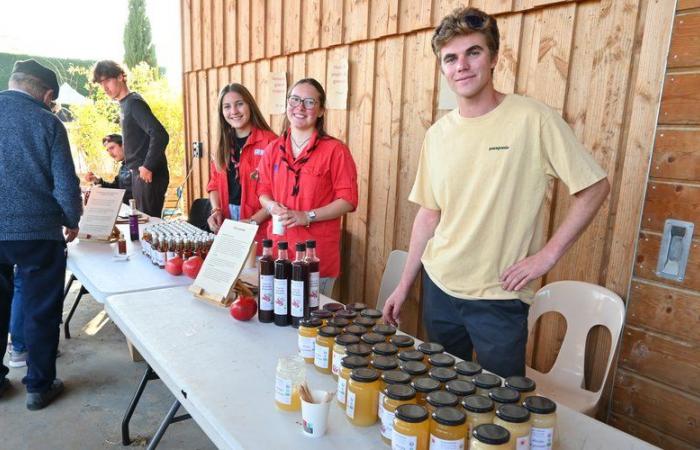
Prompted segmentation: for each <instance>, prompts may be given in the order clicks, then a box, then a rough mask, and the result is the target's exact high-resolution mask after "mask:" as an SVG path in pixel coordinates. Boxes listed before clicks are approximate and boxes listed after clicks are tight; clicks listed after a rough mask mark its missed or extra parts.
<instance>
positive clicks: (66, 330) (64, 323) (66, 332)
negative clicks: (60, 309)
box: [63, 286, 88, 339]
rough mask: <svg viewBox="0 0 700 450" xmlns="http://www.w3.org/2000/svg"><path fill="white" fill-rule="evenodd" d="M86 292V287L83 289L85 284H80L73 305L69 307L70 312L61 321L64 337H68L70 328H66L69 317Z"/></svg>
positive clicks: (68, 323)
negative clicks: (63, 320)
mask: <svg viewBox="0 0 700 450" xmlns="http://www.w3.org/2000/svg"><path fill="white" fill-rule="evenodd" d="M87 293H88V291H87V289H85V286H80V292H78V296H77V297H76V298H75V302H73V306H72V307H71V309H70V312H69V313H68V317H66V320H65V322H63V332H64V334H65V336H66V339H70V328H68V326H69V325H70V319H71V318H72V317H73V314H74V313H75V309H76V308H77V307H78V303H80V299H81V298H83V295H85V294H87Z"/></svg>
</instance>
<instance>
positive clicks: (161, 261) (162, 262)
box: [158, 250, 168, 266]
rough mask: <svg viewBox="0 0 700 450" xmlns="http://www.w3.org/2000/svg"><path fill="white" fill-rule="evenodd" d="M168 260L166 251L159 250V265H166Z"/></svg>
mask: <svg viewBox="0 0 700 450" xmlns="http://www.w3.org/2000/svg"><path fill="white" fill-rule="evenodd" d="M167 261H168V255H167V254H166V253H165V252H162V251H160V250H158V265H159V266H164V265H165V263H166V262H167Z"/></svg>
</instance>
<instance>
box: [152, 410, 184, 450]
mask: <svg viewBox="0 0 700 450" xmlns="http://www.w3.org/2000/svg"><path fill="white" fill-rule="evenodd" d="M178 409H180V401H179V400H175V403H173V405H172V406H171V407H170V410H168V414H167V415H166V416H165V419H163V422H161V424H160V426H159V427H158V430H157V431H156V434H155V435H154V436H153V439H151V442H149V443H148V447H146V450H153V449H155V448H156V447H157V446H158V443H159V442H160V440H161V439H162V438H163V435H164V434H165V430H167V429H168V426H170V424H171V423H177V422H182V421H183V420H187V419H191V418H192V416H190V415H189V414H183V415H181V416H177V417H175V414H176V413H177V410H178Z"/></svg>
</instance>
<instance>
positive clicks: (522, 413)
mask: <svg viewBox="0 0 700 450" xmlns="http://www.w3.org/2000/svg"><path fill="white" fill-rule="evenodd" d="M496 416H497V417H498V418H500V419H501V420H504V421H506V422H513V423H523V422H527V421H528V420H530V411H528V410H527V408H525V407H524V406H520V405H514V404H510V403H509V404H506V405H501V406H499V407H498V409H496Z"/></svg>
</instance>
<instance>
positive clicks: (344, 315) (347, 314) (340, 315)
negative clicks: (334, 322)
mask: <svg viewBox="0 0 700 450" xmlns="http://www.w3.org/2000/svg"><path fill="white" fill-rule="evenodd" d="M355 317H357V313H356V312H355V311H350V310H348V309H341V310H340V311H338V312H336V313H335V318H336V319H345V320H347V321H348V323H350V322H352V321H353V320H355Z"/></svg>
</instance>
